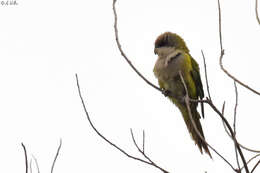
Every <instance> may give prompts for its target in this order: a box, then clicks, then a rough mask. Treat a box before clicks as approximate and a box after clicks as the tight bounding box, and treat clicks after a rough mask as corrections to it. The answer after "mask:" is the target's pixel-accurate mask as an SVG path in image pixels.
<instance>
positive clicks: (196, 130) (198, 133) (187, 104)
mask: <svg viewBox="0 0 260 173" xmlns="http://www.w3.org/2000/svg"><path fill="white" fill-rule="evenodd" d="M179 75H180V78H181V81H182V84H183V86H184V88H185V92H186V96H185V103H186V107H187V109H188V115H189V119H190V120H191V122H192V126H193V128H194V129H195V132H196V133H197V135H198V136H199V137H200V139H201V140H202V141H203V142H204V143H205V144H207V146H208V147H209V148H211V149H212V150H213V151H214V152H215V153H216V154H217V155H218V156H219V157H221V158H222V159H223V160H224V161H225V162H226V163H227V164H228V165H229V166H230V167H231V168H232V169H233V170H234V171H236V169H235V168H234V167H233V165H232V164H231V163H230V162H229V161H228V160H227V159H226V158H225V157H223V156H222V155H221V154H220V153H219V152H218V151H217V150H216V149H215V148H213V147H212V146H211V145H209V143H208V142H207V141H206V140H205V139H204V137H203V136H202V135H201V134H200V132H199V130H198V128H197V126H196V124H195V122H194V119H193V117H192V114H191V110H190V103H189V102H190V98H189V94H188V89H187V86H186V83H185V81H184V79H183V76H182V74H181V71H179Z"/></svg>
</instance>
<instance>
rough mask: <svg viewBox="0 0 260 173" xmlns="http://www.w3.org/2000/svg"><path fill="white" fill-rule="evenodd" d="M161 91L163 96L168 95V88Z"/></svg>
mask: <svg viewBox="0 0 260 173" xmlns="http://www.w3.org/2000/svg"><path fill="white" fill-rule="evenodd" d="M162 93H163V95H164V96H165V97H168V96H169V95H170V93H171V92H170V91H169V90H163V91H162Z"/></svg>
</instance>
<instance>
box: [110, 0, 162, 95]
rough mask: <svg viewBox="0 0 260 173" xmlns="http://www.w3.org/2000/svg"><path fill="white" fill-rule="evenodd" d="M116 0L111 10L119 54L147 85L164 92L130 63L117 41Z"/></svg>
mask: <svg viewBox="0 0 260 173" xmlns="http://www.w3.org/2000/svg"><path fill="white" fill-rule="evenodd" d="M115 4H116V0H113V12H114V20H115V23H114V30H115V37H116V44H117V47H118V49H119V51H120V53H121V55H122V56H123V57H124V59H125V60H126V61H127V63H128V64H129V65H130V66H131V68H132V69H133V70H134V71H135V72H136V73H137V74H138V76H139V77H141V78H142V79H143V80H144V81H145V82H146V83H147V84H148V85H150V86H152V87H153V88H155V89H157V90H158V91H160V92H164V91H163V90H162V89H160V88H159V87H157V86H156V85H154V84H153V83H151V82H150V81H149V80H147V79H146V78H145V77H144V76H143V75H142V74H141V73H140V72H139V71H138V70H137V69H136V68H135V66H134V65H133V64H132V63H131V61H130V60H129V59H128V58H127V56H126V54H125V53H124V51H123V49H122V46H121V44H120V42H119V36H118V29H117V12H116V7H115Z"/></svg>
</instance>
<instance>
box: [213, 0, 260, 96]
mask: <svg viewBox="0 0 260 173" xmlns="http://www.w3.org/2000/svg"><path fill="white" fill-rule="evenodd" d="M218 11H219V40H220V48H221V51H220V52H221V53H220V58H219V65H220V68H221V70H222V71H224V72H225V73H226V74H227V75H228V76H229V77H230V78H232V79H233V80H235V81H236V82H237V83H239V84H240V85H242V86H243V87H245V88H247V89H248V90H250V91H252V92H253V93H255V94H257V95H259V96H260V92H258V91H256V90H254V89H253V88H251V87H249V86H248V85H246V84H244V83H243V82H241V81H240V80H238V79H237V78H236V77H234V76H233V75H231V74H230V73H229V72H228V71H227V70H226V69H225V68H224V66H223V63H222V60H223V56H224V49H223V46H222V31H221V8H220V2H219V0H218Z"/></svg>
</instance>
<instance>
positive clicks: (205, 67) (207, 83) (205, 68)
mask: <svg viewBox="0 0 260 173" xmlns="http://www.w3.org/2000/svg"><path fill="white" fill-rule="evenodd" d="M201 54H202V57H203V62H204V70H205V78H206V85H207V91H208V96H209V99H210V100H211V97H210V92H209V81H208V74H207V65H206V58H205V56H204V53H203V51H202V50H201Z"/></svg>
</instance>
